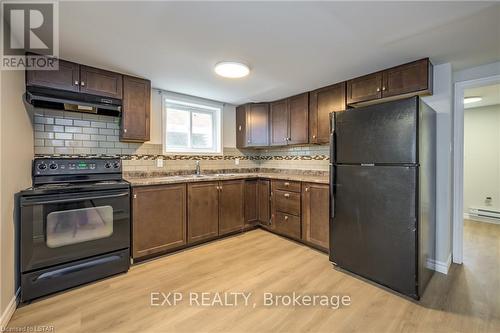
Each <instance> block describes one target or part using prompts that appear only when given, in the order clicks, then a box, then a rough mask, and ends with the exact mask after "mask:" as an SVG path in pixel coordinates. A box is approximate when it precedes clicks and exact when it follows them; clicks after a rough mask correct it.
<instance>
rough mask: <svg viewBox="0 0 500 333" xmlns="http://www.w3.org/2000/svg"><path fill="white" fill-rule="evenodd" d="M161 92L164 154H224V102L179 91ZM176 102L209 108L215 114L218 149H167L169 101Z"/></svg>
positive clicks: (215, 136)
mask: <svg viewBox="0 0 500 333" xmlns="http://www.w3.org/2000/svg"><path fill="white" fill-rule="evenodd" d="M160 94H161V107H162V150H163V154H164V155H204V156H207V155H210V156H222V155H223V149H222V142H223V137H222V132H223V117H222V112H223V108H224V104H223V103H220V102H215V101H212V100H207V99H203V98H199V97H194V96H188V95H183V94H178V93H173V92H167V91H160ZM168 102H171V103H175V104H179V105H184V106H190V107H194V108H199V109H202V110H201V111H203V109H205V110H207V111H208V112H211V113H213V114H214V129H213V131H214V132H213V133H214V141H215V144H214V147H215V150H216V151H213V150H210V151H204V150H203V149H199V150H197V151H186V150H185V149H183V148H179V149H172V148H170V149H168V150H167V142H166V137H167V135H166V134H167V130H166V129H167V126H166V125H167V123H166V122H167V116H166V112H167V108H166V107H167V103H168Z"/></svg>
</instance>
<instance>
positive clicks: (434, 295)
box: [9, 221, 500, 332]
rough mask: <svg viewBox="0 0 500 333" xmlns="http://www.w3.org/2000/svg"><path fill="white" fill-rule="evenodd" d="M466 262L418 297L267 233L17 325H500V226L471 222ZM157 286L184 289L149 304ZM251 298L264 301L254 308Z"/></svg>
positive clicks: (159, 265) (131, 275)
mask: <svg viewBox="0 0 500 333" xmlns="http://www.w3.org/2000/svg"><path fill="white" fill-rule="evenodd" d="M464 234H465V239H464V240H465V244H464V249H465V251H464V264H463V265H462V266H458V265H452V267H451V270H450V272H449V274H448V275H443V274H439V273H437V274H435V275H434V277H433V279H432V281H431V283H430V285H429V287H428V289H427V291H426V293H425V294H424V297H423V299H422V300H421V301H420V302H415V301H412V300H409V299H407V298H403V297H401V296H399V295H396V294H394V293H392V292H390V291H387V290H385V289H383V288H380V287H378V286H376V285H373V284H371V283H369V282H366V281H363V280H360V279H358V278H355V277H353V276H350V275H348V274H346V273H343V272H340V271H337V270H334V269H333V268H332V265H331V264H330V263H329V261H328V256H327V255H325V254H323V253H320V252H317V251H315V250H312V249H309V248H307V247H306V246H303V245H300V244H297V243H295V242H291V241H289V240H286V239H283V238H281V237H278V236H276V235H273V234H270V233H268V232H265V231H262V230H254V231H250V232H247V233H245V234H241V235H238V236H234V237H230V238H226V239H223V240H220V241H217V242H214V243H211V244H206V245H203V246H200V247H197V248H193V249H189V250H186V251H183V252H180V253H176V254H173V255H170V256H167V257H163V258H160V259H157V260H153V261H150V262H147V263H144V264H140V265H136V266H134V267H132V268H131V270H130V271H129V272H128V273H127V274H123V275H119V276H115V277H113V278H109V279H106V280H103V281H100V282H97V283H93V284H91V285H88V286H84V287H80V288H77V289H73V290H70V291H68V292H64V293H61V294H59V295H56V296H54V297H50V298H47V299H44V300H41V301H37V302H34V303H32V304H30V305H27V306H23V307H21V308H19V309H17V310H16V312H15V313H14V316H13V318H12V319H11V321H10V323H9V327H12V328H13V327H23V326H40V325H47V326H53V327H54V330H55V331H56V332H500V274H499V273H500V272H499V260H500V225H493V224H486V223H477V222H469V221H466V224H465V230H464ZM294 291H295V292H296V293H297V294H302V295H303V294H309V295H321V294H325V295H330V296H333V295H349V296H350V298H351V305H349V306H344V307H340V308H338V309H336V310H335V309H332V308H328V307H322V306H314V307H306V306H303V307H286V306H280V307H266V306H264V305H263V303H262V302H263V294H264V293H265V292H273V293H274V295H277V294H291V293H293V292H294ZM151 292H165V293H168V292H181V293H183V294H184V300H183V301H182V302H181V303H180V304H178V305H176V306H151V305H150V297H151V294H150V293H151ZM189 292H221V293H222V292H251V293H252V296H251V298H250V303H251V305H250V306H247V307H246V306H243V305H240V306H236V307H221V306H216V307H203V306H190V305H189V301H188V299H187V298H188V294H189ZM253 303H256V306H255V307H253Z"/></svg>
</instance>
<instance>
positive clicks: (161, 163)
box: [156, 158, 163, 168]
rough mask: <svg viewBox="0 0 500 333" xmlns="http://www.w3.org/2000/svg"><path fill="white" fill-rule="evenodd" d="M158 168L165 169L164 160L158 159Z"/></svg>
mask: <svg viewBox="0 0 500 333" xmlns="http://www.w3.org/2000/svg"><path fill="white" fill-rule="evenodd" d="M156 167H157V168H163V158H158V159H156Z"/></svg>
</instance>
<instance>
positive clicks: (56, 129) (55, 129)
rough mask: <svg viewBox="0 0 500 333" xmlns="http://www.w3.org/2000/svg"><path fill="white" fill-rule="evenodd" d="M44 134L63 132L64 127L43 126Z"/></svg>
mask: <svg viewBox="0 0 500 333" xmlns="http://www.w3.org/2000/svg"><path fill="white" fill-rule="evenodd" d="M44 130H45V132H64V126H60V125H45V129H44Z"/></svg>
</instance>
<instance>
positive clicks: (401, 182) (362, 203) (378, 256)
mask: <svg viewBox="0 0 500 333" xmlns="http://www.w3.org/2000/svg"><path fill="white" fill-rule="evenodd" d="M417 172H418V168H417V167H402V166H397V167H396V166H374V167H369V166H349V165H346V166H339V165H337V166H335V181H336V184H335V192H334V195H333V197H332V198H331V200H332V203H331V204H332V205H334V206H335V209H334V214H332V215H333V216H332V219H331V220H330V260H331V261H332V262H333V263H335V264H336V265H338V266H339V267H341V268H343V269H345V270H348V271H350V272H353V273H355V274H358V275H360V276H362V277H365V278H367V279H370V280H372V281H375V282H378V283H380V284H382V285H385V286H387V287H389V288H391V289H393V290H396V291H398V292H401V293H403V294H406V295H408V296H411V297H414V298H418V295H417V288H416V281H417V280H416V229H415V228H416V217H417V216H416V192H417V191H416V177H417Z"/></svg>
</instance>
